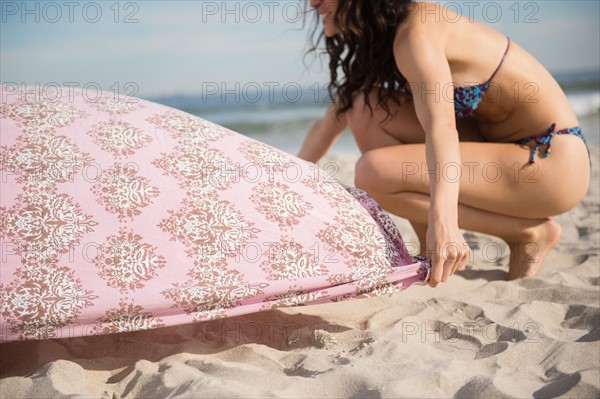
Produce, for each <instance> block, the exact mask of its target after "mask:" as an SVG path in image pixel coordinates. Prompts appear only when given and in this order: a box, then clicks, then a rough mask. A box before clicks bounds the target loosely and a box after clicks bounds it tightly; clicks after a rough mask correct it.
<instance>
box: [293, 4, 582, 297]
mask: <svg viewBox="0 0 600 399" xmlns="http://www.w3.org/2000/svg"><path fill="white" fill-rule="evenodd" d="M311 7H313V8H314V9H315V10H316V11H317V12H318V14H319V16H321V17H322V18H323V28H324V35H325V36H326V45H327V52H328V54H329V56H330V70H331V83H330V86H329V88H330V91H331V92H332V93H333V92H335V93H336V94H335V99H336V101H335V103H334V105H332V106H331V107H330V109H329V110H328V112H327V113H326V115H325V116H324V117H323V118H322V119H321V120H320V121H318V122H317V123H316V124H315V125H314V126H313V127H312V129H311V130H310V132H309V133H308V135H307V137H306V139H305V142H304V144H303V146H302V149H301V150H300V153H299V154H298V156H299V157H300V158H303V159H306V160H310V161H313V162H316V161H318V160H319V159H320V158H321V157H322V156H323V155H324V153H325V152H326V151H327V149H328V148H329V147H330V146H331V144H332V143H333V141H334V140H335V139H336V137H337V136H338V135H339V134H340V133H341V132H342V131H343V130H344V129H345V128H346V127H349V128H350V129H351V131H352V133H353V135H354V138H355V140H356V142H357V145H358V147H359V149H360V150H361V152H362V156H361V158H360V159H359V161H358V162H357V164H356V178H355V179H356V180H355V185H356V186H357V187H359V188H362V189H364V190H365V191H367V192H368V193H369V194H370V195H371V196H372V197H373V198H375V199H376V200H377V201H378V202H379V204H381V205H382V207H383V208H384V209H386V210H388V211H390V212H392V213H394V214H396V215H398V216H401V217H404V218H407V219H409V220H410V222H411V224H412V226H413V228H414V229H415V232H416V233H417V235H418V237H419V240H420V243H421V255H422V256H427V257H428V258H430V259H431V260H432V267H433V271H432V276H431V278H430V282H429V284H430V285H431V286H432V287H435V286H436V285H438V284H439V283H440V282H445V281H446V280H447V279H448V277H449V276H450V275H452V274H453V273H454V272H455V271H456V270H463V269H464V268H465V265H466V262H467V260H468V258H469V255H470V250H469V247H468V246H467V244H466V242H465V240H464V238H463V236H462V234H461V231H460V228H463V229H468V230H473V231H479V232H482V233H485V234H490V235H494V236H498V237H500V238H502V239H504V240H505V241H506V242H507V244H508V245H509V248H510V251H511V257H510V263H509V274H508V278H509V279H516V278H521V277H526V276H533V275H536V274H537V273H538V272H539V270H540V268H541V265H542V262H543V260H544V257H545V256H546V255H547V254H548V253H549V251H550V250H551V249H552V248H553V247H554V246H555V245H556V244H557V242H558V241H559V239H560V236H561V233H562V228H561V226H560V225H559V224H558V223H557V222H555V221H554V220H552V219H550V217H551V216H554V215H558V214H561V213H564V212H566V211H568V210H569V209H572V208H573V207H575V206H576V205H577V204H578V203H579V202H580V201H581V200H582V199H583V198H584V196H585V194H586V192H587V190H588V187H589V178H590V166H591V159H590V158H589V151H588V150H587V144H586V142H585V138H584V136H583V134H582V133H581V130H580V129H579V128H578V125H579V122H578V120H577V117H576V115H575V113H574V111H573V110H572V108H571V106H570V104H569V102H568V99H567V97H566V96H565V94H564V93H563V91H562V90H561V88H560V86H559V85H558V83H557V82H556V81H555V80H554V79H553V77H552V76H551V75H550V73H549V72H548V71H547V70H546V69H545V68H544V67H543V66H542V65H541V64H540V63H539V62H538V61H537V60H535V59H534V58H533V57H532V56H531V55H530V54H529V53H528V52H527V51H525V50H524V49H523V48H521V47H520V46H519V45H518V44H517V43H514V42H512V41H511V40H510V39H509V38H507V37H506V36H504V35H503V34H501V33H499V32H497V31H495V30H493V29H491V28H489V27H487V26H485V25H483V24H480V23H478V22H475V21H469V20H468V19H467V18H461V16H460V15H458V14H456V13H454V12H453V11H451V10H449V9H445V8H443V7H441V6H440V5H437V4H434V3H427V2H422V3H413V2H412V1H410V0H374V1H368V2H366V1H363V0H320V1H319V0H311ZM321 37H322V36H319V38H321ZM313 50H314V48H313ZM339 67H341V68H342V71H343V72H344V74H345V76H344V77H343V79H341V80H339V79H338V74H337V70H338V68H339ZM481 82H483V83H481ZM534 136H536V137H534ZM551 144H552V156H549V155H550V145H551ZM536 155H537V156H536ZM434 177H435V178H434Z"/></svg>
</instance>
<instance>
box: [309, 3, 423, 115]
mask: <svg viewBox="0 0 600 399" xmlns="http://www.w3.org/2000/svg"><path fill="white" fill-rule="evenodd" d="M412 2H413V0H368V1H367V0H339V5H338V8H337V11H336V13H335V15H334V19H333V21H334V23H335V24H336V25H337V27H338V29H339V31H340V33H339V34H337V35H335V36H333V37H325V34H324V32H323V31H322V30H321V31H320V33H318V31H319V30H320V16H319V14H318V11H317V10H314V12H315V14H316V15H315V26H314V28H313V30H312V33H311V35H310V38H311V41H312V47H311V48H309V50H308V51H307V52H306V54H309V53H312V52H315V51H316V50H317V48H318V45H319V43H320V42H321V40H322V39H323V38H325V45H326V52H325V53H327V54H329V72H330V82H329V85H328V92H329V96H330V97H331V99H334V98H335V99H336V100H337V101H336V102H338V103H339V106H338V109H337V112H336V116H338V117H339V115H340V114H342V113H344V112H345V111H347V110H348V109H350V108H351V107H352V98H353V96H354V95H355V93H357V92H362V93H363V94H364V96H365V102H366V104H367V106H368V107H369V110H370V111H371V114H373V108H372V106H371V103H370V101H369V95H370V93H371V92H372V91H373V89H377V103H378V105H379V106H381V107H382V108H383V109H384V110H385V111H386V113H387V117H386V118H385V120H386V121H387V120H388V119H389V118H391V117H392V113H391V110H390V107H389V105H388V101H389V100H392V101H394V102H395V103H396V104H397V105H398V106H400V100H399V98H400V97H401V98H406V99H409V100H410V93H409V92H408V90H406V83H407V82H406V78H405V77H404V76H402V74H401V73H400V71H398V68H397V67H396V62H395V60H394V53H393V42H394V38H395V33H396V29H397V27H398V25H400V24H401V23H402V22H403V21H404V20H405V19H406V17H407V16H408V14H409V11H408V7H407V5H408V4H409V3H412ZM322 54H323V52H322ZM340 67H341V70H342V72H343V75H344V76H342V77H341V79H339V78H338V68H340Z"/></svg>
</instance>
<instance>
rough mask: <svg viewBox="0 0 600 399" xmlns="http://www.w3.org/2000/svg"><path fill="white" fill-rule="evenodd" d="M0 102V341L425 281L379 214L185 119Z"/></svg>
mask: <svg viewBox="0 0 600 399" xmlns="http://www.w3.org/2000/svg"><path fill="white" fill-rule="evenodd" d="M23 89H24V88H18V87H15V86H3V87H2V88H1V89H0V95H1V98H2V101H1V103H0V118H1V119H0V122H1V125H0V129H1V135H0V168H1V174H2V190H1V195H0V244H1V254H0V255H1V257H2V261H1V272H0V277H1V280H0V282H1V284H0V297H1V303H0V307H1V320H0V321H1V331H0V341H1V342H7V341H14V340H28V339H49V338H65V337H76V336H87V335H93V334H110V333H119V332H131V331H137V330H143V329H149V328H157V327H163V326H172V325H178V324H184V323H192V322H199V321H203V320H212V319H216V318H223V317H229V316H234V315H241V314H247V313H252V312H259V311H262V310H266V309H272V308H275V307H278V306H296V305H306V304H317V303H325V302H335V301H343V300H349V299H355V298H364V297H368V296H374V295H386V294H390V293H393V292H397V291H401V290H403V289H405V288H407V287H409V286H411V285H413V284H426V280H427V279H428V276H429V270H430V265H429V263H428V261H427V260H426V259H424V258H421V257H411V256H410V255H409V253H408V251H407V249H406V246H405V245H404V242H403V241H402V238H401V236H400V233H399V232H398V230H397V229H396V227H395V225H394V223H393V222H392V221H391V219H390V218H389V217H388V216H387V214H386V213H385V212H384V211H383V210H382V209H381V208H380V207H379V206H378V205H377V203H376V202H375V201H374V200H373V199H372V198H370V197H369V196H368V195H367V194H366V193H365V192H363V191H361V190H358V189H356V188H351V187H347V186H343V185H341V184H339V183H338V182H336V181H335V178H334V177H335V176H333V178H332V177H331V176H328V174H327V173H326V172H325V171H323V170H322V169H319V168H318V167H317V165H315V164H312V163H309V162H305V161H303V160H301V159H299V158H296V157H295V156H293V155H290V154H287V153H285V152H282V151H279V150H277V149H275V148H272V147H269V146H267V145H265V144H263V143H260V142H258V141H256V140H253V139H251V138H248V137H245V136H243V135H241V134H238V133H236V132H233V131H231V130H228V129H226V128H223V127H221V126H218V125H216V124H213V123H211V122H208V121H206V120H204V119H201V118H198V117H195V116H193V115H190V114H187V113H184V112H181V111H178V110H175V109H172V108H169V107H166V106H162V105H159V104H156V103H152V102H149V101H144V100H141V99H138V98H131V97H129V98H127V97H125V96H116V95H115V94H114V93H109V92H101V93H85V92H82V91H81V90H79V89H73V88H71V89H68V88H63V89H48V90H40V89H38V90H29V89H27V90H23Z"/></svg>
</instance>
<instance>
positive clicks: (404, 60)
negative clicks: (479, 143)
mask: <svg viewBox="0 0 600 399" xmlns="http://www.w3.org/2000/svg"><path fill="white" fill-rule="evenodd" d="M415 20H416V19H415ZM444 36H445V35H444V32H443V30H442V29H441V28H440V27H439V26H438V25H436V24H433V23H431V22H428V23H425V22H421V21H419V20H416V22H413V23H411V24H410V25H408V26H406V27H405V26H402V27H401V28H400V29H399V30H398V35H397V38H396V43H395V47H394V56H395V59H396V64H397V66H398V69H399V70H400V72H401V73H402V74H403V75H404V76H405V77H406V79H407V80H408V82H409V85H410V88H411V91H412V92H413V101H414V106H415V111H416V114H417V117H418V119H419V122H420V123H421V125H422V126H423V129H424V131H425V155H426V159H427V169H428V170H427V172H428V176H429V179H430V194H431V197H430V200H431V202H430V209H429V220H428V225H429V227H428V229H427V240H426V241H427V245H426V247H427V254H428V258H430V259H431V260H432V276H431V279H430V281H429V284H430V286H432V287H435V286H436V285H437V284H438V283H439V282H440V281H442V282H443V281H446V279H447V278H448V277H449V276H450V275H451V274H453V273H454V272H455V271H456V269H457V268H458V267H459V266H462V265H463V264H464V263H466V261H467V259H468V257H469V255H470V249H469V247H468V245H467V243H466V242H465V239H464V237H463V235H462V233H461V232H460V229H459V227H458V193H459V187H460V181H456V180H448V179H445V178H444V173H443V171H444V170H445V169H444V168H445V167H447V166H448V165H450V164H454V165H456V167H458V168H460V167H461V158H460V146H459V141H458V131H457V129H456V120H455V116H454V97H453V85H452V75H451V73H450V66H449V64H448V60H447V58H446V54H445V50H444V43H445V37H444Z"/></svg>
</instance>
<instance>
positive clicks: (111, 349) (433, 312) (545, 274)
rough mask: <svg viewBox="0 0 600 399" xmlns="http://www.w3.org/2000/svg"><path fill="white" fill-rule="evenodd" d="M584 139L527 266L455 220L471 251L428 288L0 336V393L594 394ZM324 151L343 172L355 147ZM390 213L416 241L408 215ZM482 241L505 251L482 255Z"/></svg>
mask: <svg viewBox="0 0 600 399" xmlns="http://www.w3.org/2000/svg"><path fill="white" fill-rule="evenodd" d="M590 149H591V153H592V158H593V159H592V163H593V177H592V186H591V188H590V191H589V193H588V195H587V197H586V198H585V200H584V201H583V202H582V203H581V204H580V205H579V206H577V207H576V208H574V209H572V210H571V211H569V212H567V213H565V214H562V215H559V216H557V217H556V220H557V221H558V222H559V223H560V224H561V225H562V226H563V228H564V235H563V237H562V239H561V241H560V242H559V244H558V246H557V247H556V248H555V249H554V250H553V251H552V252H551V253H550V254H549V255H548V256H547V258H546V262H545V265H544V267H543V269H542V271H541V273H540V274H539V275H538V276H536V277H529V278H526V279H520V280H517V281H511V282H508V281H505V278H506V276H507V271H508V268H507V264H508V263H507V262H508V253H507V250H508V248H507V246H506V244H505V243H504V242H503V241H502V240H500V239H498V238H495V237H491V236H487V235H484V234H479V233H474V232H465V235H466V236H467V238H468V239H467V241H470V242H473V243H474V244H473V247H474V251H473V252H474V261H473V262H471V263H470V264H469V266H468V268H467V270H466V271H464V272H458V273H457V274H455V275H454V276H453V277H452V278H451V279H450V280H449V281H448V282H447V283H445V284H441V285H440V286H438V287H437V288H430V287H427V286H413V287H411V288H409V289H408V290H406V291H404V292H401V293H397V294H394V295H392V296H384V297H377V298H369V299H361V300H354V301H348V302H343V303H337V304H327V305H313V306H303V307H296V308H286V309H277V310H273V311H267V312H263V313H257V314H253V315H246V316H241V317H235V318H230V319H226V320H224V321H221V322H219V323H217V322H208V323H203V324H196V325H185V326H179V327H172V328H164V329H159V330H154V331H145V332H140V333H135V334H129V335H125V336H103V337H93V338H91V339H87V340H86V339H83V338H81V339H73V340H57V341H46V342H25V343H12V344H3V345H0V350H1V352H0V355H1V357H2V364H1V370H0V373H1V374H0V375H1V377H2V379H1V380H0V390H1V395H0V396H2V397H18V398H34V397H43V398H48V397H66V396H68V397H73V398H75V397H96V398H134V397H143V398H150V397H173V398H192V397H193V398H226V397H227V398H231V397H294V398H308V397H310V398H321V397H336V398H359V397H360V398H363V397H372V398H399V397H428V398H434V397H460V398H463V397H476V398H504V397H535V398H554V397H579V398H581V397H590V398H592V397H596V398H597V397H600V291H599V284H600V261H599V259H600V258H599V251H600V191H599V181H600V179H599V169H598V166H599V160H600V146H598V145H591V146H590ZM328 160H332V161H335V162H337V163H339V164H340V165H341V178H340V180H341V181H342V182H344V183H346V184H352V171H353V163H354V161H355V159H354V158H353V157H351V156H340V155H337V156H329V158H328ZM395 221H396V222H397V224H398V227H399V228H400V231H401V233H402V236H403V237H404V239H405V240H406V241H411V242H415V241H416V236H415V234H414V232H413V230H412V228H411V227H410V225H409V224H408V222H407V221H406V220H403V219H399V218H395ZM484 248H485V249H486V250H489V249H490V248H501V249H502V253H503V254H505V255H504V256H502V257H496V256H491V257H490V256H489V254H488V256H487V257H486V256H484V254H483V252H482V251H483V249H484ZM413 253H415V254H416V252H413ZM490 258H491V259H492V261H490Z"/></svg>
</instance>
